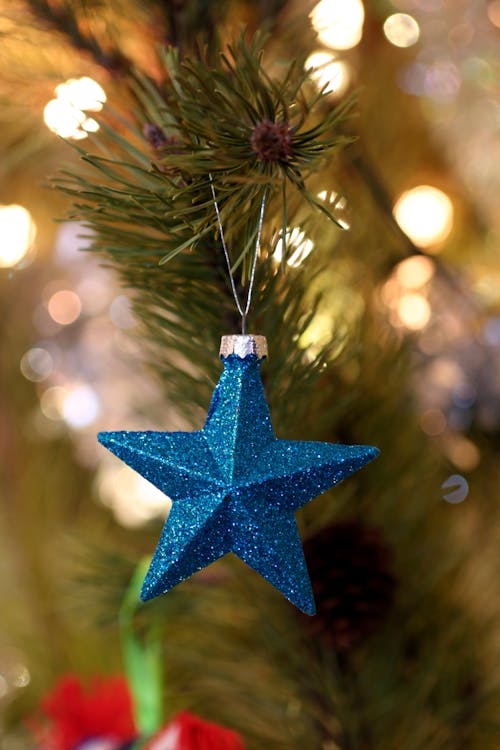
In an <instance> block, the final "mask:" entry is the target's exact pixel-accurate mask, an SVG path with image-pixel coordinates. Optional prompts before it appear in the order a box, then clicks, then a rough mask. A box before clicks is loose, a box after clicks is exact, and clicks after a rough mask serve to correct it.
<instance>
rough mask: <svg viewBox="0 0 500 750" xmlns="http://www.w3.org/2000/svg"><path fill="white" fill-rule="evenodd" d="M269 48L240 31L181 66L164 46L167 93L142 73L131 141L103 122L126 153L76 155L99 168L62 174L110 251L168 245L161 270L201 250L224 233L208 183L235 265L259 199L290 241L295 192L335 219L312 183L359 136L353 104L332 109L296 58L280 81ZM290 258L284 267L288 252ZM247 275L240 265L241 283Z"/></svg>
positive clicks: (248, 248) (252, 230)
mask: <svg viewBox="0 0 500 750" xmlns="http://www.w3.org/2000/svg"><path fill="white" fill-rule="evenodd" d="M262 44H263V39H262V38H261V37H260V36H257V37H256V38H255V39H253V40H252V41H251V42H250V43H247V42H246V41H245V39H244V37H243V36H241V37H240V39H239V40H238V42H237V43H236V44H235V45H234V46H231V45H229V46H228V48H227V51H225V52H222V51H220V50H218V49H216V50H215V51H213V50H212V51H210V52H208V51H207V50H202V51H200V56H199V57H196V56H193V57H191V58H185V59H180V58H179V55H178V52H177V51H176V50H174V49H168V50H167V51H166V52H165V54H164V56H163V61H164V63H165V82H164V84H163V85H162V86H158V85H157V84H155V83H154V82H153V81H151V80H149V79H147V78H146V77H145V76H143V75H140V74H136V75H135V76H134V79H133V80H132V81H131V88H132V90H133V93H134V95H135V97H136V98H137V101H138V102H139V106H140V112H139V113H138V116H137V123H136V125H135V126H130V127H129V128H128V129H127V132H126V133H125V134H124V135H125V137H123V136H122V135H121V134H120V132H119V125H118V123H117V122H115V123H114V125H113V127H111V126H110V125H109V124H106V123H102V127H103V130H104V133H105V135H106V140H107V139H109V141H110V142H111V143H113V146H114V147H115V149H116V148H117V147H118V149H119V150H121V152H122V153H121V156H116V155H114V156H110V154H109V153H106V152H105V151H103V139H102V138H100V137H98V138H97V139H96V140H97V143H98V146H99V148H100V152H99V153H97V154H96V153H94V154H91V153H87V152H85V151H84V150H83V149H81V148H79V151H80V154H81V156H82V159H83V160H84V161H85V162H86V163H87V164H89V165H91V166H92V167H93V170H91V171H90V172H86V171H82V172H80V174H79V175H78V176H75V175H73V174H72V175H71V176H69V177H68V176H67V175H66V176H64V175H63V176H62V177H61V178H60V179H59V185H60V186H61V187H63V189H65V190H66V191H67V192H68V193H70V194H72V195H73V196H74V198H75V208H76V213H77V216H78V217H79V218H82V219H83V220H84V221H86V222H88V224H89V225H90V226H91V227H92V229H94V230H97V233H98V240H97V242H96V246H97V249H98V250H100V251H104V252H106V253H108V254H111V255H113V254H114V253H115V252H116V250H117V245H118V244H119V245H120V248H121V250H120V252H123V251H124V250H125V248H126V250H127V252H128V253H129V254H130V255H132V254H137V253H140V254H142V253H143V249H144V246H145V244H146V243H147V245H148V247H149V248H151V249H153V250H156V249H159V248H162V249H163V253H162V256H161V258H160V260H159V262H160V263H161V264H164V263H166V262H167V261H169V260H172V259H173V258H175V257H176V256H177V255H178V254H179V253H181V252H183V251H192V250H194V249H195V248H196V247H197V246H199V244H200V242H201V241H205V242H206V241H207V240H210V239H212V238H213V237H214V235H215V234H217V232H218V223H217V216H216V211H215V207H214V202H213V197H212V191H211V188H212V185H213V188H214V190H215V194H216V198H217V201H218V203H219V206H220V216H221V221H222V225H223V227H224V230H225V233H226V237H227V239H228V244H229V245H230V247H232V249H233V252H232V258H231V262H232V265H233V268H236V267H238V266H239V265H240V264H241V263H242V262H243V261H245V260H248V256H249V253H250V255H251V253H252V250H253V248H254V245H255V239H256V234H257V227H258V216H259V212H260V207H261V204H262V201H263V200H265V201H266V202H267V208H266V217H267V218H268V219H269V222H268V223H270V224H271V227H272V230H273V231H272V232H271V235H272V236H274V237H276V235H277V232H280V233H281V236H282V237H283V238H284V239H285V241H286V236H287V234H286V227H287V225H288V223H289V217H290V211H289V209H288V201H287V188H288V190H292V192H293V193H294V192H296V193H298V196H299V197H300V199H302V202H304V201H305V203H306V204H309V205H311V206H313V207H315V208H317V209H318V210H320V211H322V212H323V213H324V214H326V215H327V216H328V218H329V219H331V220H332V221H334V222H336V219H335V215H334V210H332V207H331V206H327V205H326V204H325V203H324V202H323V201H321V200H320V199H319V198H317V197H316V195H315V194H313V193H312V192H311V191H310V190H309V189H308V187H307V179H308V177H310V176H311V174H312V173H313V172H314V171H315V170H317V169H318V168H319V165H320V164H321V162H322V160H323V159H325V158H326V157H330V156H331V155H332V153H334V152H335V151H337V150H338V149H339V148H340V147H342V146H343V145H345V144H346V143H348V142H350V141H351V140H352V138H351V137H349V136H347V135H345V134H344V132H343V124H344V122H345V121H346V120H347V119H348V118H349V117H351V116H352V114H353V99H352V97H349V98H348V99H346V100H345V101H342V102H341V103H340V104H338V105H337V106H335V107H333V108H332V107H331V106H330V105H329V104H327V103H326V97H327V95H326V94H325V92H324V91H319V92H318V91H317V90H316V88H315V87H314V86H313V84H312V82H311V80H310V71H306V72H304V70H303V67H301V66H299V65H298V64H295V63H294V64H291V65H288V66H287V67H286V70H285V71H284V74H283V75H282V77H281V79H279V80H274V78H271V76H270V75H269V74H268V73H267V72H266V69H265V66H264V63H263V53H262V52H261V46H262ZM259 129H260V130H259ZM141 131H142V132H141ZM276 140H277V141H278V143H277V145H276V143H275V142H276ZM148 141H149V142H148ZM273 146H274V147H273ZM96 169H97V170H98V171H99V172H100V175H99V176H98V175H97V174H96V172H95V170H96ZM96 183H98V184H96ZM333 208H334V207H333ZM130 225H133V226H130ZM269 236H270V230H268V238H269ZM155 254H156V253H155ZM282 255H283V262H285V260H286V258H287V253H286V250H285V251H284V252H283V254H282ZM247 275H248V262H244V263H243V268H242V278H243V279H246V277H247Z"/></svg>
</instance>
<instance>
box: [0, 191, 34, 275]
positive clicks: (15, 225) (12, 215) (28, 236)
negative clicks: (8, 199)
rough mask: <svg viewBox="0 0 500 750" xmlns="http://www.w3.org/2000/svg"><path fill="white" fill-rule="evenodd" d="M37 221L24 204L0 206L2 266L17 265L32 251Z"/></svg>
mask: <svg viewBox="0 0 500 750" xmlns="http://www.w3.org/2000/svg"><path fill="white" fill-rule="evenodd" d="M35 236H36V226H35V222H34V221H33V219H32V218H31V214H30V212H29V211H28V210H27V209H26V208H24V206H18V205H16V204H13V205H11V206H0V238H1V242H0V268H12V267H13V266H16V265H17V264H18V263H19V262H20V261H21V260H22V259H23V258H24V257H25V256H26V255H27V253H28V252H29V251H30V249H31V247H32V245H33V242H34V240H35Z"/></svg>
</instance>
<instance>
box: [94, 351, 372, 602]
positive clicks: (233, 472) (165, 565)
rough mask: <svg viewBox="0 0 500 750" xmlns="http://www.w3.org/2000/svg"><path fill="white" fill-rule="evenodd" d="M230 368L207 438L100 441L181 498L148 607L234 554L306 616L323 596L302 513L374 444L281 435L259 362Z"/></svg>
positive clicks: (112, 435) (145, 593) (147, 591)
mask: <svg viewBox="0 0 500 750" xmlns="http://www.w3.org/2000/svg"><path fill="white" fill-rule="evenodd" d="M222 361H223V364H224V370H223V372H222V374H221V377H220V380H219V383H218V385H217V387H216V388H215V391H214V393H213V396H212V403H211V405H210V409H209V412H208V415H207V419H206V422H205V426H204V427H203V429H201V430H199V431H198V432H101V433H100V434H99V441H100V442H101V443H102V444H103V445H105V446H106V448H108V449H109V450H110V451H111V452H112V453H114V454H115V455H117V456H118V457H119V458H120V459H121V460H122V461H124V462H125V463H126V464H128V465H129V466H131V467H132V468H133V469H135V471H137V472H138V473H139V474H141V475H142V476H143V477H145V478H146V479H148V480H149V481H150V482H152V484H154V485H155V486H156V487H158V488H159V489H160V490H161V491H162V492H164V493H165V494H166V495H168V496H169V497H170V498H171V500H172V509H171V511H170V514H169V517H168V519H167V521H166V523H165V527H164V529H163V533H162V535H161V538H160V541H159V543H158V546H157V548H156V551H155V553H154V555H153V559H152V561H151V566H150V568H149V571H148V573H147V575H146V578H145V580H144V583H143V587H142V591H141V599H142V600H143V601H147V600H148V599H152V598H153V597H155V596H158V595H159V594H162V593H165V592H167V591H168V590H169V589H171V588H173V587H174V586H176V585H177V584H178V583H180V581H183V580H184V579H186V578H188V577H189V576H191V575H192V574H193V573H194V572H196V571H197V570H201V568H204V567H205V566H207V565H209V564H210V563H211V562H213V561H214V560H217V559H218V558H220V557H222V556H223V555H225V554H227V553H228V552H234V553H235V554H236V555H237V556H238V557H239V558H240V559H241V560H243V561H244V562H246V563H247V564H248V565H249V566H250V567H251V568H253V569H254V570H256V571H257V572H258V573H260V575H262V576H263V577H264V578H265V579H267V580H268V581H269V582H270V583H271V584H272V585H273V586H275V587H276V588H277V589H278V590H279V591H281V592H282V593H283V594H284V596H285V597H286V598H287V599H289V601H291V602H292V603H293V604H295V605H296V606H297V607H298V608H299V609H301V610H302V611H303V612H306V613H308V614H314V612H315V606H314V598H313V594H312V589H311V583H310V580H309V575H308V572H307V567H306V563H305V559H304V554H303V551H302V544H301V540H300V536H299V533H298V529H297V523H296V520H295V511H296V510H297V509H298V508H300V507H302V506H303V505H305V504H306V503H308V502H309V501H310V500H312V499H313V498H315V497H316V496H317V495H319V494H321V493H322V492H325V490H327V489H329V488H330V487H333V485H335V484H337V483H338V482H340V481H342V479H344V478H345V477H347V476H349V475H350V474H352V473H353V472H355V471H357V470H358V469H360V468H361V467H362V466H363V465H364V464H366V463H368V462H369V461H371V460H372V459H373V458H375V457H376V456H377V455H378V450H377V449H376V448H373V447H371V446H363V445H340V444H337V443H321V442H305V441H297V440H279V439H277V438H276V437H275V435H274V432H273V428H272V425H271V420H270V416H269V409H268V406H267V403H266V399H265V396H264V390H263V387H262V381H261V378H260V363H261V359H260V358H259V357H258V356H256V355H255V354H250V355H248V356H245V357H240V356H238V355H237V354H230V355H229V356H227V357H226V358H224V357H223V358H222Z"/></svg>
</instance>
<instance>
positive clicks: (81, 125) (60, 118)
mask: <svg viewBox="0 0 500 750" xmlns="http://www.w3.org/2000/svg"><path fill="white" fill-rule="evenodd" d="M55 93H56V96H57V98H56V99H51V100H50V102H48V104H47V105H46V106H45V109H44V111H43V119H44V121H45V124H46V125H47V127H48V128H49V129H50V130H52V132H54V133H56V134H57V135H60V136H61V137H62V138H72V139H74V140H80V139H81V138H86V137H87V134H88V133H89V132H95V131H97V130H98V129H99V125H98V123H97V122H96V121H95V120H94V119H93V118H92V117H88V116H87V115H86V112H99V111H100V110H101V109H102V107H103V103H104V102H105V101H106V94H105V92H104V90H103V89H102V88H101V86H100V85H99V84H98V83H97V81H94V80H93V79H92V78H89V77H88V76H84V77H83V78H70V79H69V80H68V81H66V82H65V83H61V84H59V86H56V89H55Z"/></svg>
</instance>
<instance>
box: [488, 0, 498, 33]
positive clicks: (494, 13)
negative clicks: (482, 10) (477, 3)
mask: <svg viewBox="0 0 500 750" xmlns="http://www.w3.org/2000/svg"><path fill="white" fill-rule="evenodd" d="M486 12H487V14H488V18H489V19H490V21H491V23H492V24H493V26H496V27H497V28H498V29H500V0H493V1H492V2H490V3H488V7H487V10H486Z"/></svg>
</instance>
